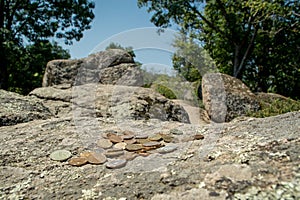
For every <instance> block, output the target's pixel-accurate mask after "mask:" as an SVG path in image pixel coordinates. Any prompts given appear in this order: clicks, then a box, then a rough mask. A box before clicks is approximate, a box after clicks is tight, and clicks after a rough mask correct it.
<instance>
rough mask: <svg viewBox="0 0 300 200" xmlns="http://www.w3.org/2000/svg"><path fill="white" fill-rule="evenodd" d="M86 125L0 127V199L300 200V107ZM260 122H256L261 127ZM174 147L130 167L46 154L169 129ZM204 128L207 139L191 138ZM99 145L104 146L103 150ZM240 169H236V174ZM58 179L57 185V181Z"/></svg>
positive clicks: (55, 121) (55, 122) (58, 121)
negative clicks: (187, 120) (276, 112)
mask: <svg viewBox="0 0 300 200" xmlns="http://www.w3.org/2000/svg"><path fill="white" fill-rule="evenodd" d="M97 120H98V125H97V126H95V125H94V124H86V127H85V128H86V133H85V132H82V131H80V127H78V126H77V124H76V123H75V122H74V120H73V119H72V118H71V117H59V118H51V119H46V120H35V121H31V122H26V123H21V124H17V125H12V126H2V127H0V146H1V148H0V158H1V159H0V182H1V184H0V196H1V198H3V199H125V198H126V199H153V200H156V199H176V198H177V199H195V198H196V197H201V199H204V200H205V199H207V200H210V199H218V200H225V199H249V200H251V199H297V197H299V192H300V191H299V181H300V180H299V150H300V149H299V147H300V140H299V124H300V121H299V120H300V112H294V113H288V114H285V115H281V116H277V117H270V118H265V119H254V118H249V119H246V120H245V121H237V122H234V123H225V124H218V123H217V124H210V125H205V126H203V125H201V126H197V125H190V124H184V123H180V122H167V121H165V122H162V121H159V120H149V121H144V120H128V121H126V122H123V123H107V122H104V121H102V120H101V118H97ZM257 124H259V126H257ZM174 128H176V129H178V130H180V131H181V132H182V133H183V135H176V136H175V135H174V137H175V138H176V141H174V143H173V144H172V145H176V147H177V150H175V151H174V152H171V153H168V154H159V153H156V152H153V153H151V154H150V155H149V156H145V155H143V156H138V157H136V158H134V159H133V160H129V161H128V162H127V164H126V166H125V167H123V168H120V169H107V168H106V167H105V165H91V164H87V165H84V166H81V167H74V166H71V165H69V164H68V162H67V161H64V162H58V161H53V160H51V159H50V157H49V155H50V154H51V153H52V152H53V151H55V150H58V149H65V150H68V151H70V152H72V155H73V156H75V157H76V156H78V155H79V154H81V153H82V152H84V151H86V150H92V149H94V148H97V146H95V144H93V143H91V144H89V145H88V144H87V143H85V137H86V136H85V134H88V133H89V132H97V134H98V135H94V137H93V138H92V139H91V141H93V142H94V143H96V142H97V140H98V139H99V138H101V135H103V134H105V133H107V132H112V131H113V132H115V133H121V132H122V131H132V132H134V133H135V134H153V133H157V132H160V133H169V132H170V130H172V129H174ZM195 133H201V134H203V136H204V139H203V140H190V138H191V137H192V136H193V135H194V134H195ZM98 150H100V149H98ZM237 172H238V173H237ZM58 183H59V184H58Z"/></svg>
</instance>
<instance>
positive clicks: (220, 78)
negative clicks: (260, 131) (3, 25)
mask: <svg viewBox="0 0 300 200" xmlns="http://www.w3.org/2000/svg"><path fill="white" fill-rule="evenodd" d="M202 96H203V104H204V106H205V109H206V111H207V113H208V115H209V116H210V118H211V120H212V121H215V122H228V121H230V120H232V119H234V118H235V117H238V116H243V115H246V114H247V112H250V111H257V110H259V109H260V104H259V101H258V99H257V97H256V96H255V95H254V94H253V93H252V92H251V91H250V89H249V88H248V87H247V86H246V85H245V84H244V83H243V82H242V81H240V80H239V79H237V78H234V77H231V76H229V75H226V74H221V73H207V74H205V75H204V76H203V78H202Z"/></svg>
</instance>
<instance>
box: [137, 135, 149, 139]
mask: <svg viewBox="0 0 300 200" xmlns="http://www.w3.org/2000/svg"><path fill="white" fill-rule="evenodd" d="M147 138H148V135H136V136H135V139H147Z"/></svg>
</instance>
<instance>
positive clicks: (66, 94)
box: [30, 84, 190, 123]
mask: <svg viewBox="0 0 300 200" xmlns="http://www.w3.org/2000/svg"><path fill="white" fill-rule="evenodd" d="M30 95H31V96H35V97H38V98H40V99H44V105H45V106H47V107H48V108H49V110H51V111H52V114H53V115H56V116H63V115H69V116H70V115H73V114H74V115H75V116H76V117H77V118H80V117H92V118H94V117H105V118H113V119H115V120H118V121H120V120H125V119H160V120H162V121H170V120H171V121H179V122H184V123H189V122H190V121H189V116H188V114H187V113H186V111H185V110H184V109H183V107H182V106H181V105H180V104H178V103H176V102H173V101H170V100H169V99H167V98H165V97H163V96H162V95H160V94H158V93H156V92H154V91H153V90H151V89H147V88H141V87H131V86H121V85H102V84H86V85H81V86H74V87H70V86H68V85H59V86H54V87H43V88H37V89H35V90H33V91H32V92H31V93H30ZM57 102H59V103H57ZM72 105H73V107H72ZM72 109H73V112H71V111H72Z"/></svg>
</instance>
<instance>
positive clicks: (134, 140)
mask: <svg viewBox="0 0 300 200" xmlns="http://www.w3.org/2000/svg"><path fill="white" fill-rule="evenodd" d="M124 142H125V143H126V144H134V143H136V142H137V141H136V139H134V138H133V139H131V140H124Z"/></svg>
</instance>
